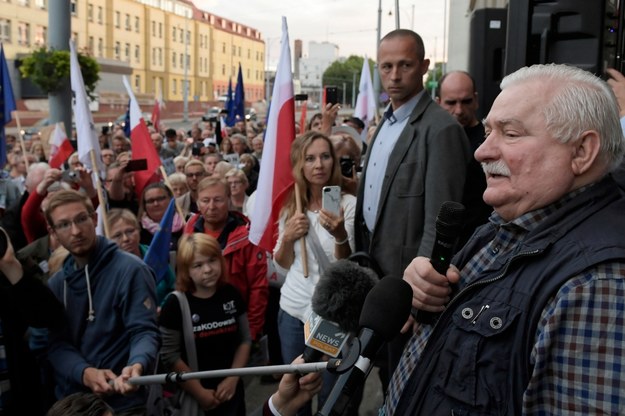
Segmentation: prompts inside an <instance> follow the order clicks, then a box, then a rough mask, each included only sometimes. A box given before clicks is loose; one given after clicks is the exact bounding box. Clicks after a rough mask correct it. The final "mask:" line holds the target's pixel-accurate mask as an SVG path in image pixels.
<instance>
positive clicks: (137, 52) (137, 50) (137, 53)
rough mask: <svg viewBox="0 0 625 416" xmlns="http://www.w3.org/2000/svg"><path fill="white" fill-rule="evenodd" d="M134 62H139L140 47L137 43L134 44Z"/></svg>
mask: <svg viewBox="0 0 625 416" xmlns="http://www.w3.org/2000/svg"><path fill="white" fill-rule="evenodd" d="M135 62H137V63H139V62H141V47H140V46H139V45H135Z"/></svg>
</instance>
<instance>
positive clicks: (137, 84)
mask: <svg viewBox="0 0 625 416" xmlns="http://www.w3.org/2000/svg"><path fill="white" fill-rule="evenodd" d="M135 91H137V92H141V75H135Z"/></svg>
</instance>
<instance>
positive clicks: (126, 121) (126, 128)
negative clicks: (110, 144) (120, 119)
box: [124, 100, 132, 139]
mask: <svg viewBox="0 0 625 416" xmlns="http://www.w3.org/2000/svg"><path fill="white" fill-rule="evenodd" d="M131 131H132V129H131V126H130V100H128V109H127V110H126V118H125V119H124V134H125V135H126V137H127V138H129V139H130V132H131Z"/></svg>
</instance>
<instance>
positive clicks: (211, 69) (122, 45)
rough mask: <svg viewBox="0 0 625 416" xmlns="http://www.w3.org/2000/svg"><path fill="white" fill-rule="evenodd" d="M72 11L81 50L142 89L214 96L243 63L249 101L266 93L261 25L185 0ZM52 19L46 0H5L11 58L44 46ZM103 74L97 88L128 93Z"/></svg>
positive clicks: (87, 0) (4, 29) (112, 3)
mask: <svg viewBox="0 0 625 416" xmlns="http://www.w3.org/2000/svg"><path fill="white" fill-rule="evenodd" d="M70 10H71V25H72V30H71V32H72V36H73V37H74V39H76V44H77V46H78V49H79V50H81V51H88V52H89V53H90V54H91V55H92V56H94V57H95V58H96V59H97V60H98V61H99V62H100V63H101V64H102V66H103V72H106V71H107V70H109V69H110V68H113V69H112V71H113V72H115V69H114V68H115V67H116V66H119V67H121V68H122V69H123V68H124V67H125V68H126V69H128V70H127V71H126V72H131V75H129V78H131V79H130V82H131V85H132V86H133V89H134V91H135V92H136V93H137V94H142V95H143V94H146V95H154V94H157V93H158V92H161V93H162V96H163V98H164V99H165V100H166V101H182V100H183V99H184V94H185V84H186V85H187V86H188V100H189V102H191V101H195V102H198V101H199V102H206V101H214V100H216V99H217V97H218V96H219V95H222V94H224V93H225V92H226V90H227V85H228V80H229V79H230V78H232V82H233V88H234V84H235V83H236V77H237V71H238V66H239V63H240V64H241V67H242V71H243V83H244V85H245V94H246V100H247V101H251V102H254V101H258V100H262V99H263V98H264V82H265V79H264V68H265V44H264V40H263V39H262V37H261V34H260V32H259V31H258V30H256V29H253V28H250V27H247V26H245V25H242V24H240V23H237V22H234V21H232V20H229V19H226V18H223V17H220V16H215V15H213V14H211V13H210V12H207V11H202V10H200V9H197V8H196V7H195V6H194V5H193V3H191V2H186V1H173V0H71V5H70ZM48 25H49V23H48V0H0V42H2V44H3V46H4V50H5V55H6V57H7V59H8V60H13V59H15V58H16V57H17V56H20V55H26V54H29V53H31V52H32V51H33V50H34V49H36V48H38V47H41V46H45V45H46V44H47V36H48V31H49V29H48ZM111 63H113V65H111ZM123 72H124V71H121V72H120V73H123ZM103 75H105V74H104V73H102V74H101V76H103ZM104 78H105V77H104V76H103V81H101V82H100V83H99V84H98V88H97V92H99V93H106V92H108V91H111V90H114V91H123V87H122V86H121V85H119V86H118V85H112V82H113V81H111V79H116V78H114V77H113V78H110V79H109V78H108V77H106V79H104ZM185 80H186V83H185ZM114 82H117V81H114Z"/></svg>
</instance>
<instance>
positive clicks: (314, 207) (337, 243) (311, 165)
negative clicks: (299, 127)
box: [274, 131, 356, 412]
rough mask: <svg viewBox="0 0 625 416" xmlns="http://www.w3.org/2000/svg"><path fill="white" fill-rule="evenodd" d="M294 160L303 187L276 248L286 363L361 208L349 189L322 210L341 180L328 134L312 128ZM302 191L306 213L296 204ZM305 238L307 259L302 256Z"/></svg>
mask: <svg viewBox="0 0 625 416" xmlns="http://www.w3.org/2000/svg"><path fill="white" fill-rule="evenodd" d="M291 165H292V166H293V177H294V179H295V186H296V187H298V188H299V192H295V189H293V190H292V191H291V193H290V195H289V196H288V197H287V201H286V203H285V206H284V208H283V210H282V214H281V217H280V222H279V234H278V242H277V244H276V247H275V249H274V262H275V264H276V268H277V269H278V271H279V272H280V273H282V274H284V275H286V278H285V281H284V284H283V286H282V288H281V291H280V293H281V297H280V311H279V313H278V330H279V333H280V343H281V348H282V358H283V359H284V362H287V363H288V362H291V361H293V359H295V358H296V357H297V356H298V355H300V354H301V353H302V352H303V351H304V348H305V345H304V322H305V321H306V320H307V319H308V316H309V314H310V312H311V310H312V309H311V298H312V294H313V292H314V290H315V286H316V284H317V282H318V281H319V276H320V275H321V274H322V273H323V269H324V267H326V266H327V265H328V264H330V263H332V262H334V261H336V260H337V259H342V258H346V257H348V256H349V255H350V254H351V252H352V250H353V248H354V214H355V210H356V198H354V196H352V195H348V194H344V193H343V194H341V197H340V209H339V212H338V213H332V212H330V211H327V210H325V209H322V195H323V188H324V187H325V186H331V185H341V172H340V168H339V162H338V160H337V158H336V154H335V153H334V148H333V147H332V142H331V141H330V139H329V138H328V137H327V136H325V135H324V134H321V133H319V132H317V131H311V132H308V133H305V134H303V135H301V136H299V137H298V138H296V139H295V141H294V142H293V145H292V146H291ZM298 193H299V199H300V202H301V207H302V211H303V212H300V211H298V209H297V208H298V205H299V204H298V201H297V198H298V195H297V194H298ZM302 238H304V239H305V242H306V257H307V261H304V258H303V256H302V253H303V251H302V245H301V243H300V239H302ZM306 269H307V272H308V275H306ZM324 384H325V383H324ZM322 395H323V392H322ZM306 410H308V408H307V409H306ZM306 410H305V412H306Z"/></svg>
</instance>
